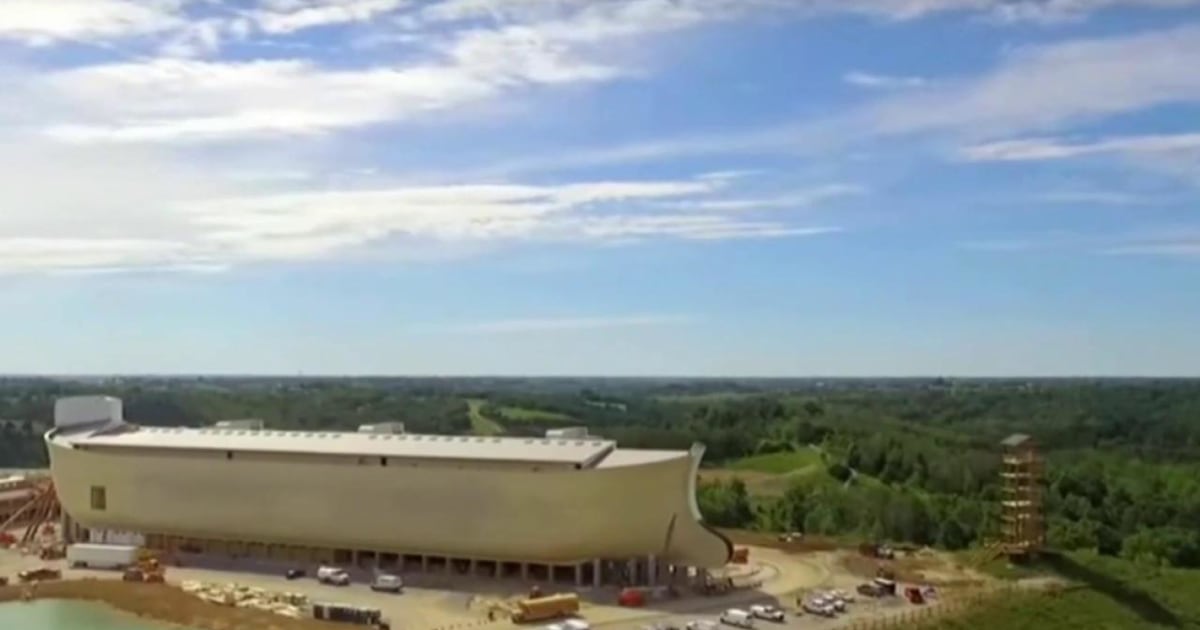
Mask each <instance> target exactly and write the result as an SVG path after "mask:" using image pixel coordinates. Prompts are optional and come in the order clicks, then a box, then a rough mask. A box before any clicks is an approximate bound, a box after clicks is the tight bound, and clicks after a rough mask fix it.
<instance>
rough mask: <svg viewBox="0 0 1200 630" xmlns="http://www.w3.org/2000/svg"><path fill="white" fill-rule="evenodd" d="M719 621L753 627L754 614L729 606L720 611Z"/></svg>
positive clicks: (731, 624) (741, 626)
mask: <svg viewBox="0 0 1200 630" xmlns="http://www.w3.org/2000/svg"><path fill="white" fill-rule="evenodd" d="M721 623H723V624H726V625H730V626H737V627H739V628H753V627H754V616H753V615H751V614H750V613H748V612H746V611H744V610H742V609H740V608H730V609H729V610H726V611H725V612H723V613H721Z"/></svg>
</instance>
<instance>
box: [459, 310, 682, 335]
mask: <svg viewBox="0 0 1200 630" xmlns="http://www.w3.org/2000/svg"><path fill="white" fill-rule="evenodd" d="M693 320H694V318H693V317H691V316H687V315H657V314H650V315H600V316H587V317H532V318H524V319H502V320H497V321H488V322H477V323H471V324H462V325H458V326H451V327H448V328H446V329H445V330H447V331H449V332H457V333H470V334H510V333H549V332H566V331H576V330H596V329H605V328H641V327H647V326H675V325H681V324H687V323H689V322H691V321H693Z"/></svg>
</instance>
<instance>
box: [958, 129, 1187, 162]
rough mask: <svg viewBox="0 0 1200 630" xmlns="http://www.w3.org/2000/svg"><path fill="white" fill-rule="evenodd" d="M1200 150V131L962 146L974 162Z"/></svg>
mask: <svg viewBox="0 0 1200 630" xmlns="http://www.w3.org/2000/svg"><path fill="white" fill-rule="evenodd" d="M1196 151H1200V133H1182V134H1161V135H1141V136H1119V137H1111V138H1102V139H1099V140H1093V141H1086V142H1072V141H1070V140H1067V139H1065V138H1023V139H1018V140H1002V141H998V142H988V143H984V144H977V145H973V146H970V147H967V148H965V149H963V151H962V155H963V157H964V158H965V159H967V160H969V161H972V162H1022V161H1031V160H1060V159H1065V158H1074V157H1081V156H1087V155H1096V154H1104V153H1122V154H1155V153H1160V154H1161V153H1168V154H1169V153H1179V152H1196Z"/></svg>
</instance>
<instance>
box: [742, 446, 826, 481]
mask: <svg viewBox="0 0 1200 630" xmlns="http://www.w3.org/2000/svg"><path fill="white" fill-rule="evenodd" d="M726 468H728V469H730V470H752V471H755V472H763V473H771V474H776V475H786V474H806V473H809V472H812V471H813V470H824V468H825V463H824V462H823V461H821V451H819V450H817V449H815V448H810V447H804V448H802V449H800V450H798V451H789V452H782V453H767V454H765V455H753V456H751V457H743V458H742V459H739V460H736V461H733V462H731V463H730V464H729V465H728V466H726Z"/></svg>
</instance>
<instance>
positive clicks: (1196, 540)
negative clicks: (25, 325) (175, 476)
mask: <svg viewBox="0 0 1200 630" xmlns="http://www.w3.org/2000/svg"><path fill="white" fill-rule="evenodd" d="M96 392H104V393H109V394H112V395H115V396H119V397H121V398H123V399H124V400H125V409H126V416H127V418H128V419H129V420H130V421H133V422H137V423H142V424H148V425H192V426H196V425H201V424H206V423H211V422H214V421H216V420H220V419H227V418H240V417H258V418H262V419H264V420H266V421H267V423H268V424H269V425H271V426H274V427H279V428H305V429H338V428H341V429H350V428H353V427H355V426H357V425H359V424H363V423H369V422H380V421H386V420H400V421H403V422H405V423H406V424H407V426H408V428H409V430H410V431H414V432H431V433H467V432H470V431H472V430H473V427H474V430H477V431H486V432H488V433H496V432H501V433H506V434H510V435H537V434H541V433H542V432H543V431H545V430H546V429H547V428H554V427H561V426H568V425H573V424H584V425H587V426H589V427H590V428H591V429H592V430H593V431H594V432H596V433H599V434H601V435H603V436H604V437H608V438H614V439H617V440H618V441H619V442H620V443H621V444H622V445H624V446H629V447H650V448H686V447H688V446H689V445H690V444H692V443H693V442H696V441H700V442H704V443H705V444H706V445H707V446H708V451H707V455H706V466H707V469H706V471H705V474H704V475H703V477H704V479H705V481H704V482H703V483H702V485H701V490H700V495H701V496H700V501H701V505H702V508H703V509H704V511H705V514H706V516H707V518H708V519H709V520H710V521H712V522H714V523H716V524H718V525H724V526H730V527H745V528H758V529H766V530H779V531H805V532H811V533H821V534H828V535H834V536H842V537H847V538H872V539H889V540H894V541H907V542H914V543H919V544H932V545H939V546H943V547H946V548H950V549H957V548H963V547H967V546H970V545H974V544H979V543H981V542H983V541H985V540H987V539H988V538H989V537H990V536H991V535H993V534H994V531H993V530H994V526H995V525H994V524H995V518H994V509H993V506H994V504H995V499H996V496H997V492H998V488H997V486H996V480H997V466H998V448H997V443H998V442H999V441H1000V440H1001V439H1002V438H1003V437H1005V436H1006V435H1008V434H1009V433H1012V432H1018V431H1020V432H1025V433H1029V434H1031V435H1033V436H1035V438H1036V439H1037V440H1038V441H1039V443H1040V444H1042V445H1043V447H1044V449H1045V450H1046V451H1047V454H1048V461H1049V475H1048V476H1049V479H1048V488H1047V489H1048V493H1047V508H1048V510H1049V514H1050V523H1049V524H1050V530H1049V535H1050V539H1051V542H1052V544H1053V545H1055V546H1056V547H1059V548H1062V549H1066V550H1095V551H1098V552H1100V553H1102V554H1109V555H1117V556H1124V557H1126V558H1129V559H1133V560H1136V561H1137V562H1139V563H1141V564H1163V565H1174V566H1181V567H1196V566H1200V382H1195V381H1137V380H1126V381H1071V380H1062V381H1031V382H1025V381H1015V380H1013V381H986V380H983V381H945V380H875V381H815V380H783V381H753V380H750V381H665V380H630V379H594V380H589V379H509V380H506V379H442V380H439V379H345V380H321V379H310V380H299V379H177V380H173V379H157V380H150V379H140V380H139V379H120V380H114V381H109V382H95V383H90V384H84V383H79V382H66V381H50V380H35V379H24V380H9V381H0V418H3V419H6V420H7V421H6V422H4V423H3V424H2V425H0V468H3V467H28V466H37V465H42V464H44V452H43V449H42V448H41V445H40V444H39V443H38V433H39V432H40V430H41V428H42V427H44V426H46V425H48V423H49V422H50V421H51V416H52V408H53V401H54V399H55V398H56V397H58V396H61V395H68V394H78V393H96Z"/></svg>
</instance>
